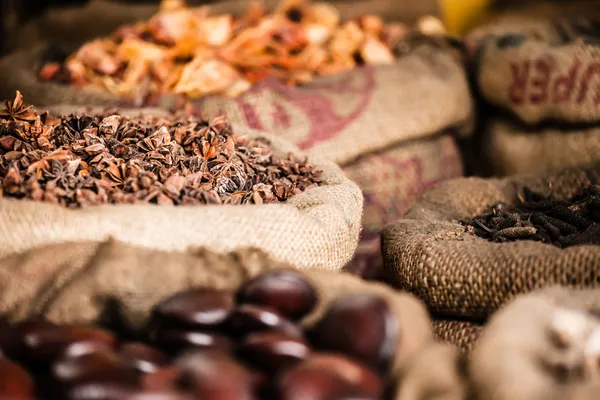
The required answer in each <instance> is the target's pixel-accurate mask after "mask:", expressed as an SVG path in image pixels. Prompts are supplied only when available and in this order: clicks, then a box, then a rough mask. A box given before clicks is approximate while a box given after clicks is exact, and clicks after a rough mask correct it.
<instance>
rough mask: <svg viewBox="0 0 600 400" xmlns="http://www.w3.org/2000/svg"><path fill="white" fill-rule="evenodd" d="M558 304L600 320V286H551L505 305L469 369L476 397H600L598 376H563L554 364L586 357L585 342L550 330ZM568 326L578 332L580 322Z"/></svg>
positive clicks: (535, 399)
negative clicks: (564, 342) (566, 338)
mask: <svg viewBox="0 0 600 400" xmlns="http://www.w3.org/2000/svg"><path fill="white" fill-rule="evenodd" d="M558 310H568V312H572V311H578V312H583V313H584V315H585V314H586V313H588V316H587V317H588V318H590V324H594V323H595V324H598V322H597V315H598V314H597V313H598V311H599V310H600V291H598V290H581V291H573V290H568V289H565V288H559V287H552V288H549V289H547V290H542V291H539V292H536V293H531V294H528V295H525V296H521V297H519V298H518V299H516V300H515V301H514V302H512V303H511V304H509V305H507V306H506V307H505V308H503V309H502V310H500V311H499V312H498V313H497V314H496V315H495V316H494V317H492V319H491V320H490V322H489V323H488V325H487V326H486V329H485V330H484V332H483V335H482V337H481V340H480V342H479V344H478V346H477V347H476V348H475V350H474V351H473V353H472V354H471V356H470V365H469V373H470V374H469V375H470V378H471V380H472V384H473V388H474V392H475V394H476V398H478V399H487V400H542V399H543V400H559V399H560V400H563V399H564V400H575V399H577V400H584V399H589V400H591V399H597V398H600V384H599V382H598V381H594V379H586V378H585V376H584V377H581V376H578V375H577V374H572V375H570V374H568V373H567V374H563V375H562V376H561V374H560V372H554V371H553V369H552V367H550V366H555V365H562V364H565V365H572V366H574V367H577V366H581V367H582V366H583V363H584V362H585V361H584V360H583V359H582V358H583V354H580V353H579V350H578V346H579V345H583V346H584V345H585V344H584V343H581V344H579V343H568V344H567V345H566V346H562V345H561V344H560V342H556V341H555V340H553V337H556V336H553V335H552V334H551V332H552V328H551V326H552V321H553V317H554V316H555V315H556V314H555V312H556V311H558ZM594 320H595V321H596V322H594ZM575 325H576V324H575ZM565 329H569V330H572V331H573V332H575V331H577V329H579V327H578V326H574V325H573V324H571V326H565ZM575 337H576V336H575ZM576 340H578V339H576ZM596 357H597V355H596ZM596 366H597V361H596ZM595 378H596V379H597V378H598V377H597V376H596V377H595Z"/></svg>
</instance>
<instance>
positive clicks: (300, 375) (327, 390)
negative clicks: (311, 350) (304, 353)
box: [275, 355, 384, 400]
mask: <svg viewBox="0 0 600 400" xmlns="http://www.w3.org/2000/svg"><path fill="white" fill-rule="evenodd" d="M383 390H384V386H383V383H382V381H381V379H380V378H379V377H378V376H377V375H375V374H374V373H373V372H371V371H370V370H369V369H367V368H365V367H362V366H361V365H359V364H357V363H355V362H353V361H351V360H349V359H347V358H345V357H341V356H333V355H316V356H314V357H311V358H309V359H308V360H306V361H304V362H302V363H300V364H299V365H297V366H296V367H293V368H291V369H289V370H288V371H286V372H284V373H283V374H282V375H281V377H280V378H279V379H278V380H277V382H276V384H275V394H276V395H275V397H276V398H277V399H280V400H330V399H339V398H362V397H367V398H369V397H374V398H380V396H381V395H382V393H383Z"/></svg>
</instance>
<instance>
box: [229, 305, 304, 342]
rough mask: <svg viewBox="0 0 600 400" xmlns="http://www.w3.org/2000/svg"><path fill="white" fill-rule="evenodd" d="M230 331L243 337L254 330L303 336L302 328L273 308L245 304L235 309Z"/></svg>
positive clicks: (230, 319) (231, 318)
mask: <svg viewBox="0 0 600 400" xmlns="http://www.w3.org/2000/svg"><path fill="white" fill-rule="evenodd" d="M228 328H229V330H230V332H231V333H232V334H233V335H234V336H236V337H242V336H245V335H248V334H250V333H254V332H264V331H277V332H281V333H284V334H286V335H289V336H293V337H302V336H303V333H302V330H301V329H300V328H299V327H298V326H297V325H296V324H294V323H293V322H291V321H290V320H288V319H286V318H284V317H282V316H281V315H279V314H278V313H277V312H276V311H275V310H273V309H271V308H266V307H261V306H255V305H252V304H244V305H241V306H239V307H238V308H236V309H235V311H234V312H233V313H232V314H231V317H230V318H229V322H228Z"/></svg>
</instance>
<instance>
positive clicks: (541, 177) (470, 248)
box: [382, 163, 600, 349]
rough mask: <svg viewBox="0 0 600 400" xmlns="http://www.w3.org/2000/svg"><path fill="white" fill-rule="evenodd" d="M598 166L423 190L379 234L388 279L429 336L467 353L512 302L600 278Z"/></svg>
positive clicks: (474, 180) (594, 283) (468, 180)
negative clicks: (428, 324)
mask: <svg viewBox="0 0 600 400" xmlns="http://www.w3.org/2000/svg"><path fill="white" fill-rule="evenodd" d="M598 205H600V164H598V163H594V164H591V165H589V166H586V167H569V168H564V169H561V170H557V171H552V172H546V173H543V174H537V175H518V176H514V177H510V178H503V179H482V178H459V179H454V180H450V181H447V182H443V183H440V184H438V185H437V186H435V187H434V188H433V189H431V190H429V191H427V192H426V193H425V194H423V195H422V196H421V198H420V199H419V200H418V201H417V203H416V204H415V205H414V206H413V207H412V208H411V210H410V211H409V212H408V213H407V214H406V215H405V217H404V219H402V220H398V221H396V222H394V223H392V224H389V225H388V226H387V227H386V228H385V229H384V230H383V233H382V251H383V257H384V263H385V273H386V276H387V278H388V279H389V281H390V282H391V283H392V284H393V285H395V286H397V287H398V288H399V289H402V290H406V291H409V292H411V293H413V294H415V295H416V296H417V297H419V298H420V299H421V300H423V301H424V302H425V303H426V304H427V306H428V307H429V309H430V310H431V312H432V315H433V317H434V320H435V321H436V322H435V324H434V327H435V333H436V334H437V335H438V338H439V339H441V340H442V341H445V342H452V343H456V344H460V345H461V346H462V347H463V348H465V349H471V348H472V346H473V343H474V341H476V339H477V337H478V334H479V333H480V331H481V325H482V324H483V323H485V322H486V321H487V319H488V317H489V316H490V315H491V314H492V313H493V312H494V311H496V310H497V309H498V308H499V307H501V306H502V305H504V304H505V303H506V302H508V301H509V300H511V299H512V298H514V297H515V296H517V295H519V294H522V293H527V292H530V291H532V290H535V289H539V288H544V287H546V286H548V285H554V284H560V285H565V286H569V287H573V288H595V287H598V283H599V282H600V270H598V265H600V247H599V246H598V244H600V219H599V218H598V217H600V213H598V211H597V207H598Z"/></svg>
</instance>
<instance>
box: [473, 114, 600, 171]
mask: <svg viewBox="0 0 600 400" xmlns="http://www.w3.org/2000/svg"><path fill="white" fill-rule="evenodd" d="M482 138H483V140H482V141H481V148H480V152H479V153H480V158H481V162H484V163H486V164H487V168H488V170H490V171H493V173H494V174H495V175H496V176H508V175H516V174H524V173H542V172H544V171H550V170H553V169H556V168H560V167H571V166H575V165H580V164H589V163H591V162H593V161H595V160H598V158H600V156H599V155H600V124H588V125H585V126H579V127H577V126H565V124H562V125H557V124H552V123H544V124H539V125H537V126H535V127H531V126H527V125H524V124H523V123H521V122H520V121H517V120H515V119H514V118H510V117H509V118H505V117H501V116H496V117H494V118H490V119H489V120H488V125H487V127H486V129H485V133H484V135H483V136H482Z"/></svg>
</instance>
